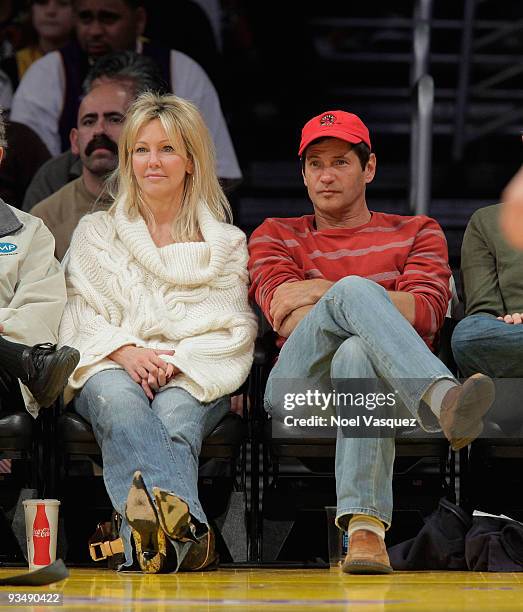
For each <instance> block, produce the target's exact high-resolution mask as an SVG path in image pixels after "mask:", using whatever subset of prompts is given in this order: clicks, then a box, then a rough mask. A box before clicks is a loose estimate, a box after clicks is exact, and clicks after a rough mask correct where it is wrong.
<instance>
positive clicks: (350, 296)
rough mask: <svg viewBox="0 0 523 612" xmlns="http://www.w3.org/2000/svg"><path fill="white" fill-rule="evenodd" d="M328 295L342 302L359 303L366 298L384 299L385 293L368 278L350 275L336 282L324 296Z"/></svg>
mask: <svg viewBox="0 0 523 612" xmlns="http://www.w3.org/2000/svg"><path fill="white" fill-rule="evenodd" d="M329 294H331V295H332V294H334V295H337V296H339V297H340V298H341V299H343V301H344V302H346V301H347V300H356V301H358V302H360V301H362V300H365V299H366V298H373V299H376V298H377V297H378V296H379V297H385V296H386V295H387V292H386V290H385V289H384V288H383V287H382V286H381V285H378V283H375V282H374V281H371V280H369V279H368V278H363V277H361V276H354V275H352V276H345V277H344V278H342V279H340V280H339V281H338V282H336V283H335V284H334V285H333V286H332V287H331V288H330V290H329V291H328V292H327V293H326V294H325V295H329Z"/></svg>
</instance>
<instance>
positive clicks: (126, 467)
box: [74, 369, 230, 566]
mask: <svg viewBox="0 0 523 612" xmlns="http://www.w3.org/2000/svg"><path fill="white" fill-rule="evenodd" d="M229 407H230V400H229V398H228V397H223V398H220V399H218V400H216V401H214V402H210V403H208V404H202V403H201V402H199V401H198V400H197V399H195V398H194V397H193V396H192V395H191V394H190V393H187V391H184V390H183V389H180V388H177V387H173V388H169V389H165V390H164V391H160V392H159V393H157V394H156V395H155V396H154V399H153V401H150V400H149V399H148V398H147V396H146V395H145V393H144V391H143V389H142V388H141V387H140V386H139V385H138V384H137V383H135V382H134V381H133V380H132V379H131V377H130V376H129V374H127V372H125V371H124V370H118V369H114V370H105V371H103V372H99V373H98V374H95V375H94V376H92V377H91V378H90V379H89V380H88V381H87V382H86V384H85V385H84V387H83V388H82V390H81V392H80V394H79V395H78V397H77V398H76V399H75V402H74V408H75V410H76V411H77V412H78V413H79V414H80V415H81V416H82V417H83V418H84V419H85V420H86V421H88V422H89V423H90V424H91V426H92V428H93V432H94V435H95V437H96V441H97V442H98V444H99V446H100V448H101V450H102V458H103V468H104V469H103V475H104V481H105V486H106V488H107V492H108V494H109V497H110V499H111V502H112V504H113V507H114V509H115V510H116V511H117V512H118V513H119V514H121V516H122V517H123V524H122V528H121V530H120V535H121V537H122V539H123V541H124V545H125V558H126V562H125V565H126V566H128V565H131V563H132V552H131V543H130V529H129V526H128V524H127V522H126V520H125V503H126V500H127V496H128V494H129V489H130V487H131V483H132V479H133V474H134V472H135V471H136V470H140V471H141V473H142V476H143V479H144V482H145V485H146V487H147V490H148V491H149V492H151V491H152V488H153V487H160V488H162V489H166V490H168V491H171V492H173V493H174V494H175V495H177V496H178V497H181V498H182V499H183V500H185V501H186V502H187V504H188V506H189V509H190V512H191V514H192V516H193V517H194V518H195V519H196V520H197V521H200V522H201V523H204V524H206V525H208V522H207V518H206V516H205V513H204V511H203V508H202V506H201V504H200V501H199V500H198V457H199V454H200V450H201V446H202V441H203V439H204V438H205V437H206V436H207V435H208V434H209V433H210V432H211V431H212V430H213V429H214V428H215V427H216V425H217V424H218V423H219V422H220V421H221V419H222V418H223V417H224V416H225V414H227V412H228V411H229ZM173 545H174V546H175V549H176V552H177V559H178V566H179V565H180V563H181V562H182V561H183V558H184V557H185V555H186V554H187V551H188V549H189V547H190V545H191V543H190V542H187V543H185V544H181V543H180V542H177V541H173Z"/></svg>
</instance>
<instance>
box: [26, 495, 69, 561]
mask: <svg viewBox="0 0 523 612" xmlns="http://www.w3.org/2000/svg"><path fill="white" fill-rule="evenodd" d="M23 504H24V511H25V536H26V540H27V560H28V561H29V569H30V570H35V569H40V568H41V567H45V566H46V565H50V564H51V563H53V561H55V560H56V536H57V533H58V507H59V506H60V502H59V501H58V500H57V499H26V500H25V501H24V502H23Z"/></svg>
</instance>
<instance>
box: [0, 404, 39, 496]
mask: <svg viewBox="0 0 523 612" xmlns="http://www.w3.org/2000/svg"><path fill="white" fill-rule="evenodd" d="M41 427H42V417H41V416H40V417H39V418H38V419H36V420H35V419H34V418H33V417H32V416H31V415H30V414H29V413H28V412H26V411H25V410H24V411H20V412H13V413H11V414H6V415H3V416H2V417H1V418H0V453H2V457H3V458H4V459H22V460H24V462H25V466H26V469H25V484H26V486H29V487H30V488H32V489H37V490H38V492H39V493H41V492H42V487H43V485H44V482H43V480H42V479H43V472H42V470H41V467H42V461H41V449H42V447H41V445H40V444H39V440H40V430H41Z"/></svg>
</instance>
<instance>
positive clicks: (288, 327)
mask: <svg viewBox="0 0 523 612" xmlns="http://www.w3.org/2000/svg"><path fill="white" fill-rule="evenodd" d="M314 306H315V304H312V305H311V306H301V307H300V308H296V310H293V311H292V312H291V314H290V315H289V316H288V317H287V318H286V319H285V320H284V321H283V323H282V324H281V325H280V328H279V330H278V334H279V335H280V336H282V337H283V338H288V337H289V336H290V335H291V334H292V332H293V331H294V329H295V328H296V326H297V325H298V323H299V322H300V321H301V320H302V319H303V317H304V316H305V315H306V314H307V313H308V312H310V311H311V310H312V309H313V308H314Z"/></svg>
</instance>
